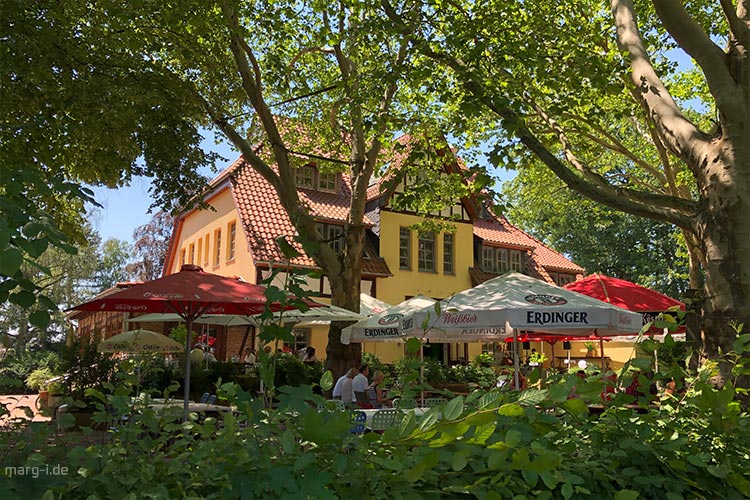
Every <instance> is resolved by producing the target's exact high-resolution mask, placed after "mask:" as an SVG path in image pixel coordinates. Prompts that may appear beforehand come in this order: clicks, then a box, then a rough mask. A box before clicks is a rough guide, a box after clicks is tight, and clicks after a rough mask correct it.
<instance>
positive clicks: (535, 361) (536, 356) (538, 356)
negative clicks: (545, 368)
mask: <svg viewBox="0 0 750 500" xmlns="http://www.w3.org/2000/svg"><path fill="white" fill-rule="evenodd" d="M548 359H549V358H548V357H547V355H546V354H545V353H543V352H537V351H533V352H532V353H531V354H530V355H529V366H541V365H542V364H543V363H544V362H545V361H547V360H548Z"/></svg>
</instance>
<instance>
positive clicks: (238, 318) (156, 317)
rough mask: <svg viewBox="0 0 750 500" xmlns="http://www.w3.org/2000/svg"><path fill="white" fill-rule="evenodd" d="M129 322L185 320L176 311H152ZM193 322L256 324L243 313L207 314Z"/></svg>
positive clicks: (223, 324)
mask: <svg viewBox="0 0 750 500" xmlns="http://www.w3.org/2000/svg"><path fill="white" fill-rule="evenodd" d="M125 321H126V322H128V323H173V322H179V323H183V322H184V321H185V320H184V319H182V316H180V315H179V314H176V313H151V314H144V315H143V316H138V317H136V318H129V319H126V320H125ZM193 324H201V325H221V326H245V325H255V324H256V323H255V320H253V318H252V316H242V315H223V316H222V315H218V314H206V315H205V316H200V317H198V318H196V319H194V320H193Z"/></svg>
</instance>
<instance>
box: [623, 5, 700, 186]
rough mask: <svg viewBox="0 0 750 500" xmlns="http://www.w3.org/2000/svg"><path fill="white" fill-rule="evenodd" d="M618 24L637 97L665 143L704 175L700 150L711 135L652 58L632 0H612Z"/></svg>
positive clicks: (697, 172)
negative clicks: (689, 114)
mask: <svg viewBox="0 0 750 500" xmlns="http://www.w3.org/2000/svg"><path fill="white" fill-rule="evenodd" d="M611 6H612V15H613V18H614V23H615V27H616V28H617V44H618V46H619V47H620V50H622V51H624V52H627V54H628V55H629V58H630V68H631V70H632V74H631V78H632V81H633V83H634V85H635V87H636V88H635V92H637V98H638V100H639V101H640V102H642V103H643V106H644V109H645V110H646V113H647V115H648V116H649V117H650V118H651V119H652V120H653V122H654V126H655V127H656V129H657V131H658V132H659V137H660V139H661V140H662V142H663V143H664V145H665V146H666V147H668V148H669V150H670V151H672V152H673V153H674V154H675V155H677V157H679V158H681V159H682V160H683V161H685V164H686V165H688V167H689V168H690V169H691V172H692V173H693V175H695V177H696V179H700V180H702V179H704V178H705V175H704V173H703V171H702V169H701V168H700V163H701V150H702V147H703V146H704V145H705V144H706V143H707V142H708V140H709V137H708V136H706V135H705V134H703V133H702V132H701V131H700V130H698V128H697V127H696V126H695V125H694V124H693V123H691V122H690V121H689V120H688V119H687V118H686V117H685V116H684V115H683V114H682V112H681V111H680V109H679V108H678V107H677V104H676V103H675V102H674V100H673V99H672V96H671V95H670V94H669V92H668V91H667V89H666V87H665V86H664V84H663V83H662V81H661V79H660V78H659V77H658V76H657V75H656V72H655V71H654V68H653V66H652V65H651V61H650V60H649V57H648V53H647V52H646V48H645V47H644V45H643V40H642V38H641V35H640V33H639V32H638V26H637V24H636V19H635V12H634V11H633V3H632V1H631V0H611Z"/></svg>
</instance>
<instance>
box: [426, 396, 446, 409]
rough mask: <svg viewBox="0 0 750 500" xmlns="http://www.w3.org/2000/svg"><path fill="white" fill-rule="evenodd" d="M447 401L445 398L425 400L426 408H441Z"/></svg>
mask: <svg viewBox="0 0 750 500" xmlns="http://www.w3.org/2000/svg"><path fill="white" fill-rule="evenodd" d="M446 401H447V399H445V398H426V399H425V400H424V406H425V408H433V407H435V406H440V405H441V404H443V403H445V402H446Z"/></svg>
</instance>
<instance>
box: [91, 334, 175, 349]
mask: <svg viewBox="0 0 750 500" xmlns="http://www.w3.org/2000/svg"><path fill="white" fill-rule="evenodd" d="M96 350H97V351H99V352H128V353H133V354H145V353H172V354H175V353H181V352H182V351H183V347H182V344H180V343H179V342H177V341H175V340H173V339H171V338H169V337H167V336H166V335H162V334H161V333H156V332H152V331H151V330H142V329H139V330H130V331H127V332H122V333H119V334H117V335H114V336H112V337H110V338H108V339H106V340H104V341H103V342H100V343H99V344H98V345H97V346H96Z"/></svg>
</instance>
